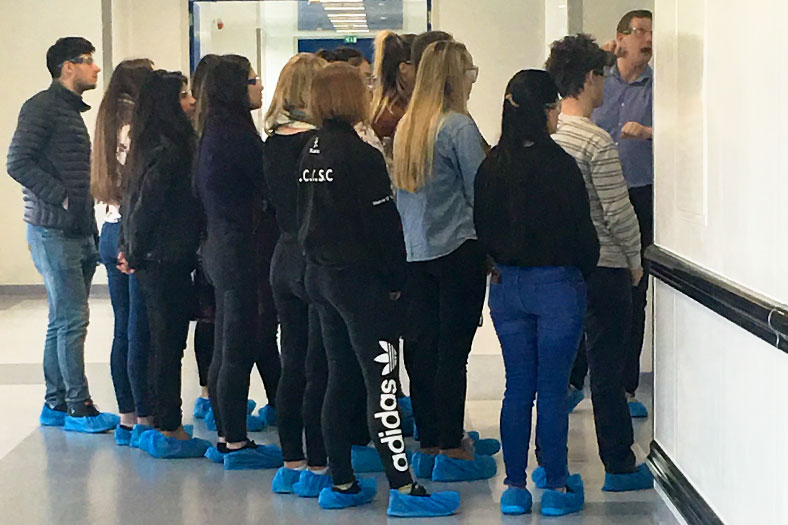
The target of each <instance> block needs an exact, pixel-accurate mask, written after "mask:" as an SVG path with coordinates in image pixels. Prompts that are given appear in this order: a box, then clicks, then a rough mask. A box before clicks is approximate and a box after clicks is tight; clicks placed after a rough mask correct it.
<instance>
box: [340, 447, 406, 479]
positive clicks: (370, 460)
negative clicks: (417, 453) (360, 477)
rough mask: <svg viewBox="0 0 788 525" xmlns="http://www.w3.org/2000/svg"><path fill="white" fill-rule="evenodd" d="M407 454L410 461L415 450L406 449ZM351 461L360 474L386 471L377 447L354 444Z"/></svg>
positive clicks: (355, 470) (351, 450) (354, 469)
mask: <svg viewBox="0 0 788 525" xmlns="http://www.w3.org/2000/svg"><path fill="white" fill-rule="evenodd" d="M405 454H406V455H407V457H408V461H410V460H411V458H412V457H413V452H412V451H411V450H410V449H405ZM350 462H351V464H352V465H353V472H356V473H358V474H372V473H375V472H384V471H385V469H384V468H383V462H382V461H381V460H380V454H378V451H377V449H376V448H375V447H362V446H360V445H353V448H351V449H350Z"/></svg>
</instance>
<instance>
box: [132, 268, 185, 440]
mask: <svg viewBox="0 0 788 525" xmlns="http://www.w3.org/2000/svg"><path fill="white" fill-rule="evenodd" d="M192 268H193V265H192V264H186V263H184V264H175V263H153V262H149V263H147V264H146V265H145V266H144V267H143V268H140V269H139V270H137V272H136V274H135V275H136V276H137V279H138V281H139V283H140V287H141V288H142V293H143V295H144V296H145V304H146V306H147V309H148V325H149V328H150V338H151V356H152V366H151V367H150V368H151V376H152V379H153V380H152V382H151V384H152V385H153V388H154V393H155V400H156V403H155V408H154V415H155V421H156V426H157V427H158V428H160V429H161V430H166V431H174V430H177V429H178V427H180V426H181V362H182V360H183V350H184V349H185V348H186V338H187V336H188V332H189V317H190V308H189V307H190V304H191V293H192V289H191V288H192V283H191V272H192Z"/></svg>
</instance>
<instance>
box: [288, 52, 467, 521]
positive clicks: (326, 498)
mask: <svg viewBox="0 0 788 525" xmlns="http://www.w3.org/2000/svg"><path fill="white" fill-rule="evenodd" d="M309 112H310V115H311V116H312V118H314V120H315V122H316V123H318V125H319V126H320V130H319V131H318V132H317V134H316V135H315V136H314V138H313V139H312V140H311V141H310V143H309V144H307V146H306V147H305V149H304V151H303V154H302V155H301V160H300V165H299V168H298V175H299V179H298V208H297V210H298V213H297V219H298V241H299V244H300V245H301V247H302V249H303V251H304V254H305V256H306V260H307V269H306V289H307V292H308V294H309V297H310V299H311V300H312V301H313V302H314V304H315V305H316V307H317V310H318V313H319V316H320V325H321V327H322V334H323V342H324V346H325V351H326V357H327V360H328V387H327V390H326V398H325V401H324V403H323V417H322V422H323V436H324V438H325V444H326V449H327V451H328V457H329V465H330V467H331V476H332V477H333V482H334V486H333V487H326V488H324V489H323V490H322V491H321V492H320V496H319V498H318V503H319V504H320V506H321V508H324V509H341V508H347V507H353V506H357V505H363V504H365V503H369V502H371V501H372V500H373V499H374V497H375V494H376V492H377V485H376V482H375V480H374V479H373V478H368V479H361V480H359V479H356V476H355V473H354V469H353V465H352V461H351V448H352V444H353V436H352V434H353V428H352V422H353V419H354V417H353V416H354V414H353V412H352V411H350V410H348V406H349V405H351V404H352V402H353V400H354V399H355V397H356V396H358V394H359V391H358V388H359V387H358V386H357V385H356V383H355V382H353V381H348V380H347V375H346V371H347V370H348V369H349V368H351V367H355V366H359V367H360V368H361V370H362V373H363V377H364V383H365V385H366V394H367V404H366V405H367V424H368V428H369V434H370V435H371V436H372V438H373V440H374V442H375V448H377V451H378V453H379V454H380V460H381V462H382V463H383V465H384V467H385V471H386V477H387V478H388V482H389V488H390V491H389V507H388V514H389V516H400V517H418V516H423V517H428V516H446V515H450V514H452V513H453V512H454V511H455V510H456V509H457V507H458V506H459V504H460V497H459V494H457V493H456V492H444V493H438V494H433V495H429V494H427V491H426V490H425V489H424V487H422V486H420V485H419V484H418V483H415V482H414V481H413V477H412V475H411V472H410V465H409V461H408V457H407V453H406V451H405V441H404V438H403V435H402V428H401V425H400V421H401V416H400V412H399V410H398V407H397V390H398V388H397V381H396V380H395V374H396V364H397V363H396V361H397V352H396V351H395V350H394V349H393V348H392V347H391V345H390V344H389V343H387V342H386V340H387V339H388V338H389V337H390V335H391V333H390V328H391V327H390V326H389V322H388V320H387V315H390V313H391V312H392V309H393V305H394V303H395V302H396V301H397V300H398V299H399V297H400V292H401V290H402V287H403V285H404V280H405V246H404V241H403V238H402V227H401V224H400V219H399V214H398V213H397V208H396V207H395V205H394V200H393V198H392V195H391V186H390V182H389V178H388V173H387V171H386V163H385V162H384V160H383V156H382V155H381V154H380V153H379V152H378V151H377V150H375V149H374V148H373V147H371V146H370V145H368V144H366V143H364V142H363V141H362V140H361V139H360V138H359V136H358V135H357V134H356V131H355V129H354V126H355V125H356V124H358V123H359V122H365V121H367V120H368V114H369V99H368V92H367V90H366V88H365V86H364V84H363V82H362V80H361V77H360V76H359V75H358V72H356V71H355V70H354V68H353V67H352V66H350V65H348V64H341V63H336V64H329V65H328V66H326V67H325V68H323V69H322V70H321V71H319V72H318V73H317V75H316V76H315V79H314V81H313V82H312V89H311V94H310V99H309Z"/></svg>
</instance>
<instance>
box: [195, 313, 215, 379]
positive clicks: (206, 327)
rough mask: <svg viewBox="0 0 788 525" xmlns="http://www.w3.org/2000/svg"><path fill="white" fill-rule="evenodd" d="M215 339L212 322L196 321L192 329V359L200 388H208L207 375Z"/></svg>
mask: <svg viewBox="0 0 788 525" xmlns="http://www.w3.org/2000/svg"><path fill="white" fill-rule="evenodd" d="M214 338H215V332H214V324H213V321H204V320H202V319H198V320H197V324H196V325H195V327H194V357H195V358H196V359H197V374H198V376H199V378H200V386H208V374H209V371H210V369H211V360H212V359H213V340H214Z"/></svg>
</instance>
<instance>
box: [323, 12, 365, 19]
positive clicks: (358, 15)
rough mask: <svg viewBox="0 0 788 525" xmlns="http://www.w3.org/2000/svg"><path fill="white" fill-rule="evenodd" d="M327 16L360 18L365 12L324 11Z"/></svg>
mask: <svg viewBox="0 0 788 525" xmlns="http://www.w3.org/2000/svg"><path fill="white" fill-rule="evenodd" d="M326 16H327V17H328V18H360V17H362V16H364V17H365V16H367V15H366V13H326Z"/></svg>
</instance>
